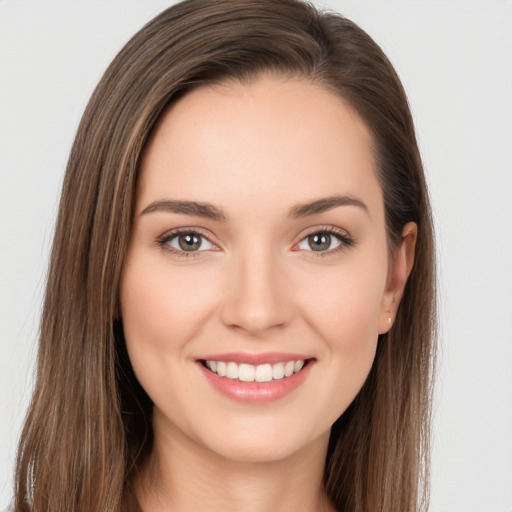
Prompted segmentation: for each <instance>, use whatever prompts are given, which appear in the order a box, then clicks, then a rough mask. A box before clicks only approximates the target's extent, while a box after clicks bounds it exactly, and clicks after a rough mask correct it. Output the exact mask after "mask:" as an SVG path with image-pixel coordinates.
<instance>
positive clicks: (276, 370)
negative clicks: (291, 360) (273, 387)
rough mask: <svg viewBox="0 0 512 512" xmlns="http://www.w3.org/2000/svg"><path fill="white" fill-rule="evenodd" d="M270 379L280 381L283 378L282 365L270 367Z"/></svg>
mask: <svg viewBox="0 0 512 512" xmlns="http://www.w3.org/2000/svg"><path fill="white" fill-rule="evenodd" d="M272 377H273V378H274V379H276V380H277V379H282V378H283V377H284V364H283V363H277V364H275V365H274V366H272Z"/></svg>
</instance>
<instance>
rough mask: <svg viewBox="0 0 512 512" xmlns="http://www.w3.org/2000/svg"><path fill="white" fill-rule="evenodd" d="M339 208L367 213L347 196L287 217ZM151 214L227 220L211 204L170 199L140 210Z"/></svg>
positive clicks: (303, 207) (309, 204) (307, 206)
mask: <svg viewBox="0 0 512 512" xmlns="http://www.w3.org/2000/svg"><path fill="white" fill-rule="evenodd" d="M339 206H357V207H359V208H361V209H363V210H364V211H366V212H367V211H368V207H367V206H366V205H365V204H364V203H363V201H361V200H360V199H358V198H356V197H353V196H348V195H347V196H331V197H325V198H321V199H315V200H314V201H310V202H307V203H301V204H298V205H295V206H293V207H292V208H290V210H289V212H288V216H289V217H291V218H294V219H299V218H303V217H307V216H309V215H316V214H319V213H323V212H326V211H328V210H332V209H333V208H337V207H339ZM153 212H169V213H178V214H181V215H191V216H196V217H204V218H206V219H212V220H216V221H225V220H227V215H226V214H225V213H224V212H223V211H222V210H221V209H220V208H218V207H217V206H214V205H213V204H211V203H204V202H198V201H178V200H172V199H166V200H162V201H155V202H153V203H151V204H149V205H148V206H146V208H144V210H142V212H141V215H146V214H148V213H153Z"/></svg>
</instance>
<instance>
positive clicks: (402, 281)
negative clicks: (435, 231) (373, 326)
mask: <svg viewBox="0 0 512 512" xmlns="http://www.w3.org/2000/svg"><path fill="white" fill-rule="evenodd" d="M417 236H418V226H416V223H414V222H408V223H407V224H406V225H405V226H404V228H403V230H402V240H401V242H400V243H399V244H398V245H397V247H396V249H395V251H394V255H393V261H392V262H391V264H390V266H389V270H388V278H387V281H386V289H385V291H384V294H383V296H382V303H381V308H380V314H379V334H384V333H386V332H388V331H389V330H390V329H391V326H392V325H393V322H394V320H395V317H396V312H397V310H398V305H399V304H400V300H401V299H402V295H403V294H404V289H405V285H406V283H407V279H408V277H409V275H410V273H411V270H412V267H413V265H414V251H415V248H416V238H417Z"/></svg>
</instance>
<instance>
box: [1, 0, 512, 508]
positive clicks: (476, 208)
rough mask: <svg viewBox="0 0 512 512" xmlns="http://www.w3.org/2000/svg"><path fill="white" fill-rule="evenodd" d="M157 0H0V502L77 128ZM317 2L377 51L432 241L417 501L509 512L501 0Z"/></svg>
mask: <svg viewBox="0 0 512 512" xmlns="http://www.w3.org/2000/svg"><path fill="white" fill-rule="evenodd" d="M171 3H172V2H170V1H165V0H109V1H105V0H102V1H99V0H87V1H77V0H73V1H72V2H71V1H65V0H61V1H58V0H46V1H41V0H32V1H30V0H0V351H1V352H0V509H2V508H3V507H4V506H5V505H7V503H8V502H9V500H10V497H11V486H12V474H13V464H14V454H15V448H16V443H17V439H18V436H19V433H20V428H21V424H22V420H23V416H24V414H25V410H26V407H27V405H28V401H29V398H30V391H31V386H32V382H33V381H32V374H33V368H34V360H35V352H36V339H37V329H38V321H39V315H40V308H41V300H42V294H43V290H44V282H45V272H46V265H47V260H48V252H49V248H50V244H51V239H52V233H53V223H54V219H55V212H56V208H57V204H58V197H59V189H60V186H61V182H62V176H63V171H64V167H65V163H66V159H67V154H68V152H69V149H70V145H71V142H72V139H73V136H74V133H75V130H76V128H77V125H78V122H79V119H80V116H81V113H82V111H83V109H84V107H85V105H86V102H87V100H88V98H89V96H90V94H91V92H92V90H93V88H94V86H95V84H96V83H97V81H98V80H99V78H100V76H101V74H102V72H103V71H104V69H105V68H106V66H107V65H108V63H109V62H110V60H111V59H112V58H113V57H114V55H115V54H116V53H117V51H118V50H119V49H120V47H121V46H122V45H123V44H124V43H125V42H126V41H127V40H128V38H129V37H130V36H131V35H132V34H133V33H134V32H135V31H136V30H137V29H139V28H140V27H141V26H142V25H143V24H144V23H145V22H147V21H148V20H149V19H151V18H152V17H153V16H154V15H156V14H157V13H158V12H160V11H161V10H163V9H164V8H165V7H167V6H169V5H170V4H171ZM317 3H318V4H320V5H324V6H327V7H329V8H332V9H334V10H337V11H339V12H341V13H343V14H345V15H347V16H348V17H349V18H351V19H353V20H354V21H356V22H357V23H358V24H360V25H361V26H362V27H363V28H364V29H365V30H366V31H367V32H369V33H370V35H372V36H373V37H374V39H375V40H376V41H377V42H378V43H379V44H380V45H381V46H382V47H383V49H384V51H385V52H386V53H387V55H388V56H389V57H390V59H391V61H392V62H393V64H394V65H395V67H396V69H397V71H398V73H399V74H400V76H401V78H402V80H403V83H404V85H405V88H406V90H407V93H408V95H409V100H410V103H411V108H412V111H413V115H414V118H415V121H416V126H417V132H418V138H419V142H420V147H421V151H422V155H423V158H424V163H425V168H426V172H427V179H428V182H429V184H430V189H431V195H432V201H433V207H434V215H435V221H436V228H437V242H438V252H439V279H440V317H441V329H440V338H441V353H440V361H439V369H438V380H437V395H436V403H435V418H434V452H433V465H432V504H431V511H432V512H512V201H511V199H512V2H511V1H506V0H501V1H500V0H480V1H474V0H473V1H471V0H461V1H450V0H444V1H440V0H439V1H426V0H424V1H419V0H401V1H388V0H371V1H370V0H364V1H361V0H346V1H345V0H330V1H327V0H326V1H324V2H317ZM397 512H398V511H397Z"/></svg>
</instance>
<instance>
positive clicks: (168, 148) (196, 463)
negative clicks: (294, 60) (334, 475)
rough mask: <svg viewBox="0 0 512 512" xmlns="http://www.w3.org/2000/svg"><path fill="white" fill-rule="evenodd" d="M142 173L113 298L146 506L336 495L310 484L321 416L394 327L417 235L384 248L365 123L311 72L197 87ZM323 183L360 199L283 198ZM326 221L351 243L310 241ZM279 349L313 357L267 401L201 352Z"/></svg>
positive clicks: (319, 468) (347, 399)
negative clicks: (182, 231)
mask: <svg viewBox="0 0 512 512" xmlns="http://www.w3.org/2000/svg"><path fill="white" fill-rule="evenodd" d="M138 187H139V188H138V194H137V198H136V216H135V222H134V228H133V234H132V240H131V244H130V248H129V251H128V254H127V259H126V265H125V268H124V272H123V276H122V285H121V309H122V317H123V325H124V332H125V337H126V344H127V349H128V353H129V356H130V359H131V362H132V365H133V368H134V371H135V374H136V375H137V378H138V379H139V381H140V383H141V385H142V386H143V387H144V389H145V390H146V392H147V393H148V394H149V396H150V397H151V399H152V400H153V402H154V414H153V426H154V433H155V444H154V451H153V454H152V456H151V458H150V461H149V463H148V464H147V466H146V467H145V468H144V469H143V471H142V472H141V475H140V478H139V479H138V480H137V481H136V482H135V488H136V494H137V496H138V499H139V502H140V504H141V507H142V509H143V510H146V511H149V510H151V511H152V512H158V511H160V510H162V511H163V510H179V511H189V510H191V511H192V510H194V511H196V512H197V511H203V510H205V511H206V510H228V511H230V510H233V511H234V510H236V511H244V512H260V511H268V510H273V511H285V510H286V511H289V510H295V511H318V510H334V509H333V508H331V505H330V504H329V503H328V501H327V500H326V498H325V495H324V491H323V486H322V474H323V465H324V460H325V454H326V450H327V442H328V438H329V431H330V427H331V425H332V423H333V422H334V421H335V420H336V419H337V418H338V417H339V416H340V415H341V414H342V413H343V412H344V411H345V409H346V408H347V407H348V405H349V404H350V403H351V402H352V400H353V399H354V397H355V396H356V394H357V393H358V391H359V390H360V388H361V386H362V385H363V383H364V381H365V379H366V377H367V375H368V373H369V370H370V368H371V365H372V363H373V360H374V356H375V350H376V347H377V343H378V334H379V333H384V332H386V331H387V330H388V329H389V328H390V327H391V324H392V319H393V318H394V316H395V313H396V309H397V307H398V304H399V301H400V298H401V295H402V292H403V288H404V286H405V282H406V280H407V277H408V275H409V273H410V270H411V268H412V264H413V255H414V243H415V238H416V226H415V225H414V224H408V225H406V226H405V227H404V231H403V241H402V243H401V244H400V245H399V246H398V247H397V248H396V249H395V250H394V257H393V258H392V259H390V258H389V250H388V246H387V238H386V231H385V222H384V206H383V198H382V191H381V188H380V185H379V182H378V180H377V178H376V170H375V161H374V158H373V156H372V152H371V137H370V134H369V131H368V129H367V127H366V126H365V124H364V123H363V122H362V120H361V119H360V118H359V117H358V116H357V115H356V114H355V113H354V111H353V110H352V109H351V108H350V107H349V106H348V105H347V104H346V103H345V102H344V101H343V100H342V99H341V98H340V97H338V96H336V95H334V94H333V93H331V92H328V91H326V90H325V89H324V88H322V87H321V86H319V85H317V84H314V83H311V82H309V81H305V80H297V79H291V78H290V79H286V78H283V77H275V76H266V77H261V78H259V79H257V80H255V81H254V82H252V83H250V84H243V85H242V84H238V83H227V84H222V85H216V86H208V87H201V88H198V89H196V90H194V91H192V92H191V93H189V94H188V95H186V96H185V97H184V98H182V99H181V100H179V101H178V102H177V103H176V104H175V105H173V106H172V107H171V108H170V109H169V110H168V111H167V112H166V113H165V115H164V116H163V118H162V120H161V122H160V123H159V125H158V126H157V128H156V129H155V131H154V133H153V135H152V138H151V139H150V141H149V143H148V146H147V147H146V149H145V152H144V155H143V160H142V165H141V174H140V182H139V186H138ZM334 195H336V196H343V197H349V198H351V199H357V201H360V202H361V204H362V205H364V206H361V205H357V204H356V205H354V204H348V205H341V206H336V207H332V208H330V209H327V210H325V211H322V212H320V213H314V214H311V215H306V216H302V217H293V216H292V217H291V216H290V215H289V212H290V210H291V209H293V208H294V207H297V205H301V204H304V203H309V202H311V201H314V200H317V199H320V198H330V197H333V196H334ZM167 200H180V201H196V202H201V203H205V202H207V203H210V204H212V205H214V206H215V207H216V208H218V209H221V210H222V212H223V214H224V216H225V219H223V220H215V219H211V218H205V217H202V216H199V215H196V214H194V215H192V214H186V213H176V212H170V211H164V210H162V209H159V208H158V207H153V208H149V210H148V207H149V206H150V205H152V204H153V205H154V204H155V202H159V201H167ZM176 228H187V229H189V231H196V232H199V233H200V234H201V235H204V236H205V237H206V238H205V239H202V242H201V243H202V245H201V246H200V247H199V250H196V251H190V252H188V253H186V254H188V256H187V257H184V256H183V255H182V256H180V255H179V253H177V252H173V248H174V251H176V250H179V247H180V246H179V243H178V242H179V239H178V238H176V237H175V238H169V236H170V235H169V231H170V230H173V229H176ZM326 229H335V230H337V231H338V232H339V233H341V234H342V236H343V237H344V239H348V240H349V241H350V240H351V242H347V243H346V241H345V242H341V243H340V240H339V239H338V238H336V236H334V235H331V239H330V240H331V245H330V246H329V245H328V243H327V245H328V248H327V249H325V250H324V249H322V250H321V251H314V250H313V249H312V246H311V244H310V240H311V239H308V236H309V235H310V234H311V233H314V232H325V230H326ZM166 233H167V238H165V237H164V236H163V235H165V234H166ZM328 236H329V235H328ZM181 254H183V251H181ZM389 319H391V323H390V320H389ZM276 351H277V352H285V353H300V354H307V355H308V356H309V357H311V358H312V363H311V365H310V368H309V373H308V375H307V377H306V379H305V380H304V382H303V383H302V384H301V385H300V386H299V387H298V388H297V389H295V390H294V391H293V392H291V393H290V394H288V395H286V396H284V397H282V398H280V399H278V400H275V401H271V402H269V403H263V404H253V403H244V402H240V401H236V400H233V399H231V398H228V397H226V396H224V395H222V394H221V393H219V392H218V391H217V390H216V389H214V388H213V387H212V386H211V384H210V383H209V382H208V380H207V379H206V378H205V377H204V375H203V372H202V370H201V368H200V367H199V364H198V362H197V360H198V358H201V357H204V356H205V355H208V354H217V353H225V352H242V353H250V354H254V353H262V352H276Z"/></svg>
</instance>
